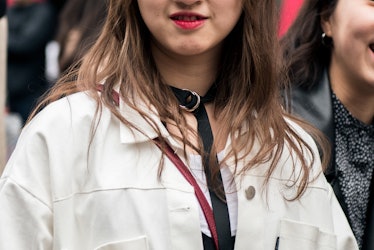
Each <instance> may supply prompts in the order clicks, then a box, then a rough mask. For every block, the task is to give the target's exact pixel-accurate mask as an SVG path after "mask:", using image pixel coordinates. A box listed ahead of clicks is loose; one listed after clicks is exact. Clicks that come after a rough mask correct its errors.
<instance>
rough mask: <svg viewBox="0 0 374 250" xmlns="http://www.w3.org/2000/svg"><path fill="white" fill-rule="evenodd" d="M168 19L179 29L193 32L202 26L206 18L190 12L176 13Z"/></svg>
mask: <svg viewBox="0 0 374 250" xmlns="http://www.w3.org/2000/svg"><path fill="white" fill-rule="evenodd" d="M170 19H171V20H172V21H173V22H174V23H175V24H176V25H177V26H178V27H180V28H181V29H184V30H193V29H197V28H198V27H200V26H202V25H203V24H204V23H205V20H206V19H207V17H205V16H203V15H200V14H196V13H192V12H178V13H175V14H172V15H171V16H170Z"/></svg>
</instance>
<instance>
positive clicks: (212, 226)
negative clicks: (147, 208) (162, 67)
mask: <svg viewBox="0 0 374 250" xmlns="http://www.w3.org/2000/svg"><path fill="white" fill-rule="evenodd" d="M96 86H97V87H96V88H97V90H98V91H100V92H103V91H104V86H103V85H102V84H97V85H96ZM112 95H113V101H114V103H115V104H116V105H117V106H118V105H119V94H118V92H116V91H115V90H113V91H112ZM153 141H154V142H155V144H156V145H157V146H158V147H159V148H160V149H161V150H163V151H164V153H165V154H166V156H167V157H168V158H169V159H170V161H171V162H172V163H173V164H174V165H175V166H176V167H177V168H178V170H179V171H180V172H181V174H182V175H183V177H184V178H186V180H187V181H188V182H189V183H190V184H191V185H192V186H193V187H194V189H195V195H196V198H197V200H198V201H199V203H200V206H201V209H202V210H203V213H204V216H205V219H206V221H207V223H208V227H209V230H210V233H211V234H212V238H213V241H214V245H215V246H216V249H217V250H218V249H219V248H218V235H217V229H216V223H215V221H214V215H213V210H212V208H211V207H210V205H209V203H208V201H207V199H206V198H205V195H204V193H203V191H201V189H200V187H199V184H198V183H197V182H196V180H195V178H194V177H193V176H192V174H191V172H190V170H189V169H188V168H187V166H186V165H185V164H184V163H183V161H182V160H181V159H180V158H179V157H178V155H176V154H174V151H173V149H172V148H171V147H170V145H169V144H167V143H164V144H163V143H162V142H161V141H160V139H159V138H155V139H153ZM164 146H165V148H164Z"/></svg>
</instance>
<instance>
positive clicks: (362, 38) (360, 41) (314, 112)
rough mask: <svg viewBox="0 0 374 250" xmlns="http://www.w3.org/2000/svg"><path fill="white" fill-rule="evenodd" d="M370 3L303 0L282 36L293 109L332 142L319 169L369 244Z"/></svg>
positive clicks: (373, 97) (372, 138) (373, 136)
mask: <svg viewBox="0 0 374 250" xmlns="http://www.w3.org/2000/svg"><path fill="white" fill-rule="evenodd" d="M373 34H374V2H373V1H351V0H330V1H322V0H308V1H305V4H304V6H303V7H302V10H301V11H300V13H299V16H298V18H297V19H296V20H295V22H294V25H293V26H292V27H291V28H290V29H289V31H288V33H287V34H286V35H285V36H284V37H283V39H282V41H281V44H282V47H283V56H284V60H285V62H286V63H287V66H288V80H289V81H290V82H291V84H292V87H291V104H292V105H291V106H292V109H293V110H292V112H294V113H295V114H298V115H299V116H301V117H303V118H304V119H306V120H307V121H309V122H310V123H312V124H313V125H315V126H316V127H317V128H319V129H320V130H321V131H322V132H323V133H324V134H325V135H326V136H327V137H328V139H329V140H330V143H331V146H332V155H333V157H332V159H331V162H330V165H329V167H328V169H327V170H326V172H325V174H326V177H327V180H328V181H329V182H330V183H331V185H332V186H333V189H334V191H335V194H336V195H337V197H338V200H339V202H340V204H341V206H342V207H343V210H344V212H345V214H346V216H347V217H348V219H349V222H350V225H351V227H352V229H353V232H354V234H355V236H356V239H357V241H358V243H359V246H360V249H362V250H371V249H374V217H373V216H374V204H373V200H374V196H373V195H374V192H373V190H374V189H373V180H374V178H373V173H374V171H373V170H374V118H373V117H374V36H373Z"/></svg>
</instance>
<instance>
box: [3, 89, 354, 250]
mask: <svg viewBox="0 0 374 250" xmlns="http://www.w3.org/2000/svg"><path fill="white" fill-rule="evenodd" d="M120 108H121V112H123V114H124V116H125V117H126V118H127V119H129V120H131V121H132V122H134V123H135V124H137V125H138V126H139V127H140V128H143V130H144V131H145V133H146V135H147V136H148V137H149V138H154V137H155V136H156V134H155V132H153V130H152V129H151V127H150V126H149V125H148V124H147V123H146V122H145V120H144V119H142V118H141V116H140V115H139V114H138V113H137V112H135V111H134V110H132V109H130V108H129V107H127V106H125V105H123V104H121V107H120ZM95 109H96V106H95V103H94V101H93V100H92V99H91V98H90V97H89V96H88V95H87V94H85V93H77V94H74V95H71V96H69V97H65V98H63V99H61V100H59V101H56V102H54V103H52V104H51V105H49V106H48V107H46V108H45V109H44V110H43V111H42V112H41V113H39V114H38V115H37V117H36V118H35V119H34V120H33V121H32V122H31V123H29V124H28V125H27V126H26V127H25V128H24V129H23V132H22V135H21V137H20V139H19V143H18V145H17V147H16V149H15V151H14V153H13V155H12V157H11V159H10V160H9V162H8V164H7V166H6V169H5V172H4V173H3V175H2V177H1V180H0V249H1V250H29V249H33V250H42V249H61V250H86V249H89V250H92V249H100V250H127V249H130V250H143V249H144V250H145V249H147V250H169V249H172V250H202V249H203V246H202V238H201V237H202V236H201V230H200V220H199V210H198V206H199V203H198V201H197V199H196V197H195V194H194V189H193V187H192V186H191V185H190V184H189V183H188V182H187V181H186V180H185V179H184V177H183V176H182V175H181V174H180V173H179V171H178V170H177V169H176V167H175V166H174V165H173V164H172V163H171V162H170V161H169V160H168V159H165V162H164V166H163V172H162V175H161V179H160V180H158V179H157V174H158V172H157V171H158V167H159V162H160V157H161V151H160V150H159V149H158V148H157V146H155V145H154V144H153V143H152V141H151V140H150V139H149V138H147V136H144V135H142V134H140V133H139V132H136V131H132V130H131V129H129V128H128V127H126V126H124V125H122V124H120V123H119V121H118V120H117V119H116V118H115V117H114V116H113V115H111V113H110V112H109V110H107V109H105V108H104V109H103V112H102V117H101V119H100V122H99V126H98V128H97V131H96V135H95V137H94V138H93V140H92V141H90V128H91V123H92V120H93V114H94V112H95ZM144 110H148V111H147V112H149V113H151V111H150V109H146V108H144ZM154 118H155V120H156V121H157V123H158V124H157V125H158V126H160V127H161V129H162V133H163V135H164V136H165V137H166V138H167V139H168V141H169V143H170V144H171V146H172V147H173V148H174V149H175V150H176V152H177V153H178V154H179V155H180V157H181V158H182V159H183V154H182V148H181V146H180V145H179V144H178V143H177V142H176V141H175V140H173V138H171V136H170V135H169V133H168V131H167V130H166V129H165V128H164V127H163V125H162V123H161V122H160V121H159V120H158V119H157V116H156V115H154ZM292 126H294V129H295V131H297V133H299V134H300V135H301V136H302V137H303V138H304V139H305V140H307V141H308V142H309V143H310V144H313V141H312V139H311V138H310V137H309V136H308V135H307V134H306V133H305V132H304V131H303V130H302V129H300V128H299V127H298V126H296V125H292ZM230 141H231V140H228V142H227V146H226V149H228V148H229V147H230ZM313 149H314V151H315V153H316V152H317V149H316V147H315V145H314V144H313ZM316 154H317V153H316ZM305 157H307V155H306V156H305ZM242 164H243V162H242V163H240V164H239V166H238V168H239V169H240V168H241V167H242ZM292 164H293V162H292V159H291V158H290V152H289V151H288V149H285V150H284V152H283V154H282V158H281V160H280V161H279V163H278V165H277V168H276V170H275V171H274V174H273V176H272V177H271V178H270V181H269V186H268V189H267V192H265V191H263V181H264V176H265V173H266V171H267V169H268V167H269V163H264V164H262V165H260V166H258V167H257V168H254V169H252V170H250V171H249V172H247V174H246V175H245V176H243V177H242V178H236V179H235V182H236V188H237V196H238V211H237V212H238V218H237V219H238V224H237V234H236V243H235V249H236V250H248V249H250V250H262V249H264V250H274V249H276V248H275V245H276V241H277V238H278V237H279V249H280V250H290V249H291V250H292V249H294V250H321V249H323V250H332V249H339V250H343V249H344V250H352V249H357V245H356V242H355V240H354V237H353V234H352V231H351V229H350V228H349V225H348V222H347V219H346V218H345V216H344V214H343V212H342V210H341V208H340V206H339V205H338V202H337V200H336V197H335V196H334V193H333V191H332V189H331V187H330V185H329V184H328V183H327V182H326V180H325V178H324V176H323V175H322V174H321V175H319V177H318V178H317V179H316V180H315V181H314V182H313V183H311V184H310V185H309V187H308V188H307V191H306V192H305V194H304V195H303V196H302V198H301V199H300V200H297V201H293V202H291V201H287V200H286V199H285V198H284V196H285V197H292V195H294V194H295V189H288V188H287V187H286V186H285V184H286V183H287V182H286V180H287V179H289V178H290V177H291V178H292V176H293V175H292V171H291V169H292V167H291V166H292ZM228 165H229V166H231V165H232V164H230V162H229V164H228ZM312 171H313V173H312V175H317V173H319V172H320V171H321V168H320V162H318V161H316V162H315V164H314V166H313V170H312ZM294 175H297V173H295V174H294ZM248 188H249V189H250V190H252V191H253V190H254V191H255V192H252V193H250V192H246V190H248Z"/></svg>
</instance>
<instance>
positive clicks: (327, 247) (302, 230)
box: [277, 220, 337, 250]
mask: <svg viewBox="0 0 374 250" xmlns="http://www.w3.org/2000/svg"><path fill="white" fill-rule="evenodd" d="M277 245H278V249H279V250H291V249H292V250H293V249H294V250H299V249H303V250H336V249H337V239H336V236H335V235H334V234H330V233H326V232H323V231H321V230H320V229H319V228H318V227H315V226H311V225H307V224H302V223H300V222H296V221H292V220H282V221H281V226H280V235H279V242H278V244H277Z"/></svg>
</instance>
